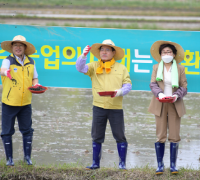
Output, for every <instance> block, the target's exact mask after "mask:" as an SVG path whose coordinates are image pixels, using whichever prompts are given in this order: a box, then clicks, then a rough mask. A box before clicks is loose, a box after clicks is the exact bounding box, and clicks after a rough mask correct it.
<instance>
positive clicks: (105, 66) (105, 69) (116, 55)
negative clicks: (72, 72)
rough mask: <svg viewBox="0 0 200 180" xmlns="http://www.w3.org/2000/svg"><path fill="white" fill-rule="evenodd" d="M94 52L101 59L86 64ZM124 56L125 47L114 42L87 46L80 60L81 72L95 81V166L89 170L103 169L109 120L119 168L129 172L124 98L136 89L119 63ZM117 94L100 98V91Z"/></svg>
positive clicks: (93, 128) (93, 127)
mask: <svg viewBox="0 0 200 180" xmlns="http://www.w3.org/2000/svg"><path fill="white" fill-rule="evenodd" d="M89 51H91V53H92V54H93V55H94V56H95V57H96V58H98V59H99V61H94V62H92V63H89V64H86V60H87V54H88V52H89ZM123 57H124V51H123V49H122V48H120V47H117V46H115V44H114V43H113V42H112V41H111V40H110V39H107V40H104V41H103V42H102V43H95V44H93V45H92V46H91V47H89V45H88V46H86V47H85V48H84V50H83V54H82V55H81V56H80V57H79V58H78V59H77V61H76V68H77V70H78V71H79V72H81V73H84V74H85V75H88V76H89V77H90V78H91V80H92V94H93V121H92V132H91V135H92V140H93V163H92V165H91V166H87V167H86V169H89V170H93V169H98V168H100V159H101V147H102V143H103V142H104V139H105V130H106V124H107V119H109V122H110V126H111V130H112V133H113V137H114V138H115V140H116V142H117V149H118V154H119V169H126V154H127V147H128V143H127V140H126V137H125V126H124V114H123V109H122V99H123V96H124V95H126V94H127V93H128V92H129V91H130V90H131V88H132V84H131V80H130V75H129V73H128V70H127V69H126V67H125V66H124V65H122V64H120V63H118V62H116V60H120V59H122V58H123ZM103 91H114V92H115V93H114V95H113V97H111V96H99V94H98V92H103Z"/></svg>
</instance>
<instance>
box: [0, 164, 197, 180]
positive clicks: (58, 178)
mask: <svg viewBox="0 0 200 180" xmlns="http://www.w3.org/2000/svg"><path fill="white" fill-rule="evenodd" d="M0 179H1V180H5V179H9V180H16V179H18V180H21V179H54V180H62V179H63V180H64V179H73V180H76V179H79V180H85V179H88V180H90V179H91V180H94V179H101V180H102V179H109V180H110V179H113V180H116V179H118V180H119V179H122V180H129V179H131V180H133V179H139V180H142V179H148V180H151V179H155V180H162V179H163V180H164V179H181V180H188V179H190V180H197V179H200V170H194V169H187V168H181V169H179V173H178V174H177V175H172V174H171V173H170V171H169V168H167V169H165V171H164V173H163V174H162V175H155V168H152V167H149V166H148V165H147V166H144V167H135V168H132V169H129V170H127V171H124V170H119V169H117V168H101V169H99V170H94V171H88V170H85V167H83V166H81V165H78V164H76V163H75V164H63V165H48V166H45V165H43V166H36V165H33V166H28V165H26V164H24V163H23V162H20V161H19V162H18V163H16V165H15V166H13V167H8V166H6V165H5V162H4V161H1V162H0Z"/></svg>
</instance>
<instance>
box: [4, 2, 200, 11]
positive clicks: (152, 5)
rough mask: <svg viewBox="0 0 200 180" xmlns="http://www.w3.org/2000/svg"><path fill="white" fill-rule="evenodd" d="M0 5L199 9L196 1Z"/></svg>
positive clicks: (10, 4)
mask: <svg viewBox="0 0 200 180" xmlns="http://www.w3.org/2000/svg"><path fill="white" fill-rule="evenodd" d="M2 4H5V6H18V7H23V6H28V7H30V6H35V7H45V6H48V7H49V6H52V7H54V6H60V7H68V6H76V7H83V6H85V7H87V8H89V7H90V8H96V7H98V8H99V7H117V8H124V7H128V8H130V7H145V8H171V9H191V8H193V9H199V8H200V3H199V1H198V0H182V1H179V0H167V1H165V0H149V1H146V0H110V1H108V0H107V1H105V0H87V1H83V0H56V1H55V0H42V1H41V0H34V1H33V0H3V1H2Z"/></svg>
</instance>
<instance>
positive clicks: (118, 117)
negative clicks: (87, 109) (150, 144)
mask: <svg viewBox="0 0 200 180" xmlns="http://www.w3.org/2000/svg"><path fill="white" fill-rule="evenodd" d="M107 120H109V122H110V126H111V130H112V134H113V137H114V138H115V140H116V142H117V143H122V142H127V141H126V137H125V128H124V113H123V109H103V108H100V107H97V106H93V121H92V132H91V135H92V140H93V141H94V142H96V143H103V142H104V139H105V131H106V125H107Z"/></svg>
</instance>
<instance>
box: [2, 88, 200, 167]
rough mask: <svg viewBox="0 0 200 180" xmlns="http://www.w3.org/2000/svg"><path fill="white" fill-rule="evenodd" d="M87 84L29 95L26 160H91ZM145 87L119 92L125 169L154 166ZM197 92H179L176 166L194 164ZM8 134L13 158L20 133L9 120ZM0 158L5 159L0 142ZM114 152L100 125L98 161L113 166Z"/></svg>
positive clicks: (199, 126)
mask: <svg viewBox="0 0 200 180" xmlns="http://www.w3.org/2000/svg"><path fill="white" fill-rule="evenodd" d="M91 93H92V92H91V89H73V88H71V89H68V88H49V90H48V91H46V92H45V93H44V94H40V95H38V94H36V95H35V94H34V95H33V103H32V107H33V128H34V129H35V131H34V141H33V152H32V159H33V160H34V161H35V162H36V165H41V164H63V163H71V162H73V163H76V162H79V163H81V164H83V165H84V166H86V165H90V164H91V162H92V146H91V144H92V141H91V135H90V130H91V123H92V95H91ZM151 97H152V94H151V92H141V91H132V92H130V93H129V94H128V95H127V96H125V97H124V114H125V123H126V136H127V140H128V143H129V147H128V153H127V168H132V167H135V166H139V167H140V166H145V165H147V164H149V165H150V166H153V167H156V165H157V162H156V156H155V150H154V143H155V140H156V136H155V120H154V116H153V115H152V114H150V113H148V112H147V108H148V105H149V103H150V100H151ZM199 102H200V94H191V93H190V94H188V95H187V96H186V97H185V105H186V109H187V114H186V115H185V116H184V117H183V118H182V124H181V138H182V141H181V142H180V146H179V155H178V161H177V165H178V167H192V168H195V169H198V168H199V165H200V161H199V152H200V133H199V130H200V122H199V117H200V111H199V105H198V104H199ZM15 128H16V133H15V135H14V137H13V145H14V161H15V162H16V161H17V160H21V159H23V150H22V138H21V134H20V133H19V130H18V125H17V122H16V124H15ZM0 144H1V145H0V152H1V153H0V159H5V155H4V150H3V145H2V142H0ZM164 162H165V166H166V167H169V142H167V143H166V150H165V156H164ZM117 164H118V153H117V146H116V143H115V140H114V139H113V137H112V133H111V130H110V125H109V123H108V126H107V129H106V139H105V143H104V144H103V153H102V160H101V166H104V167H117Z"/></svg>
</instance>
